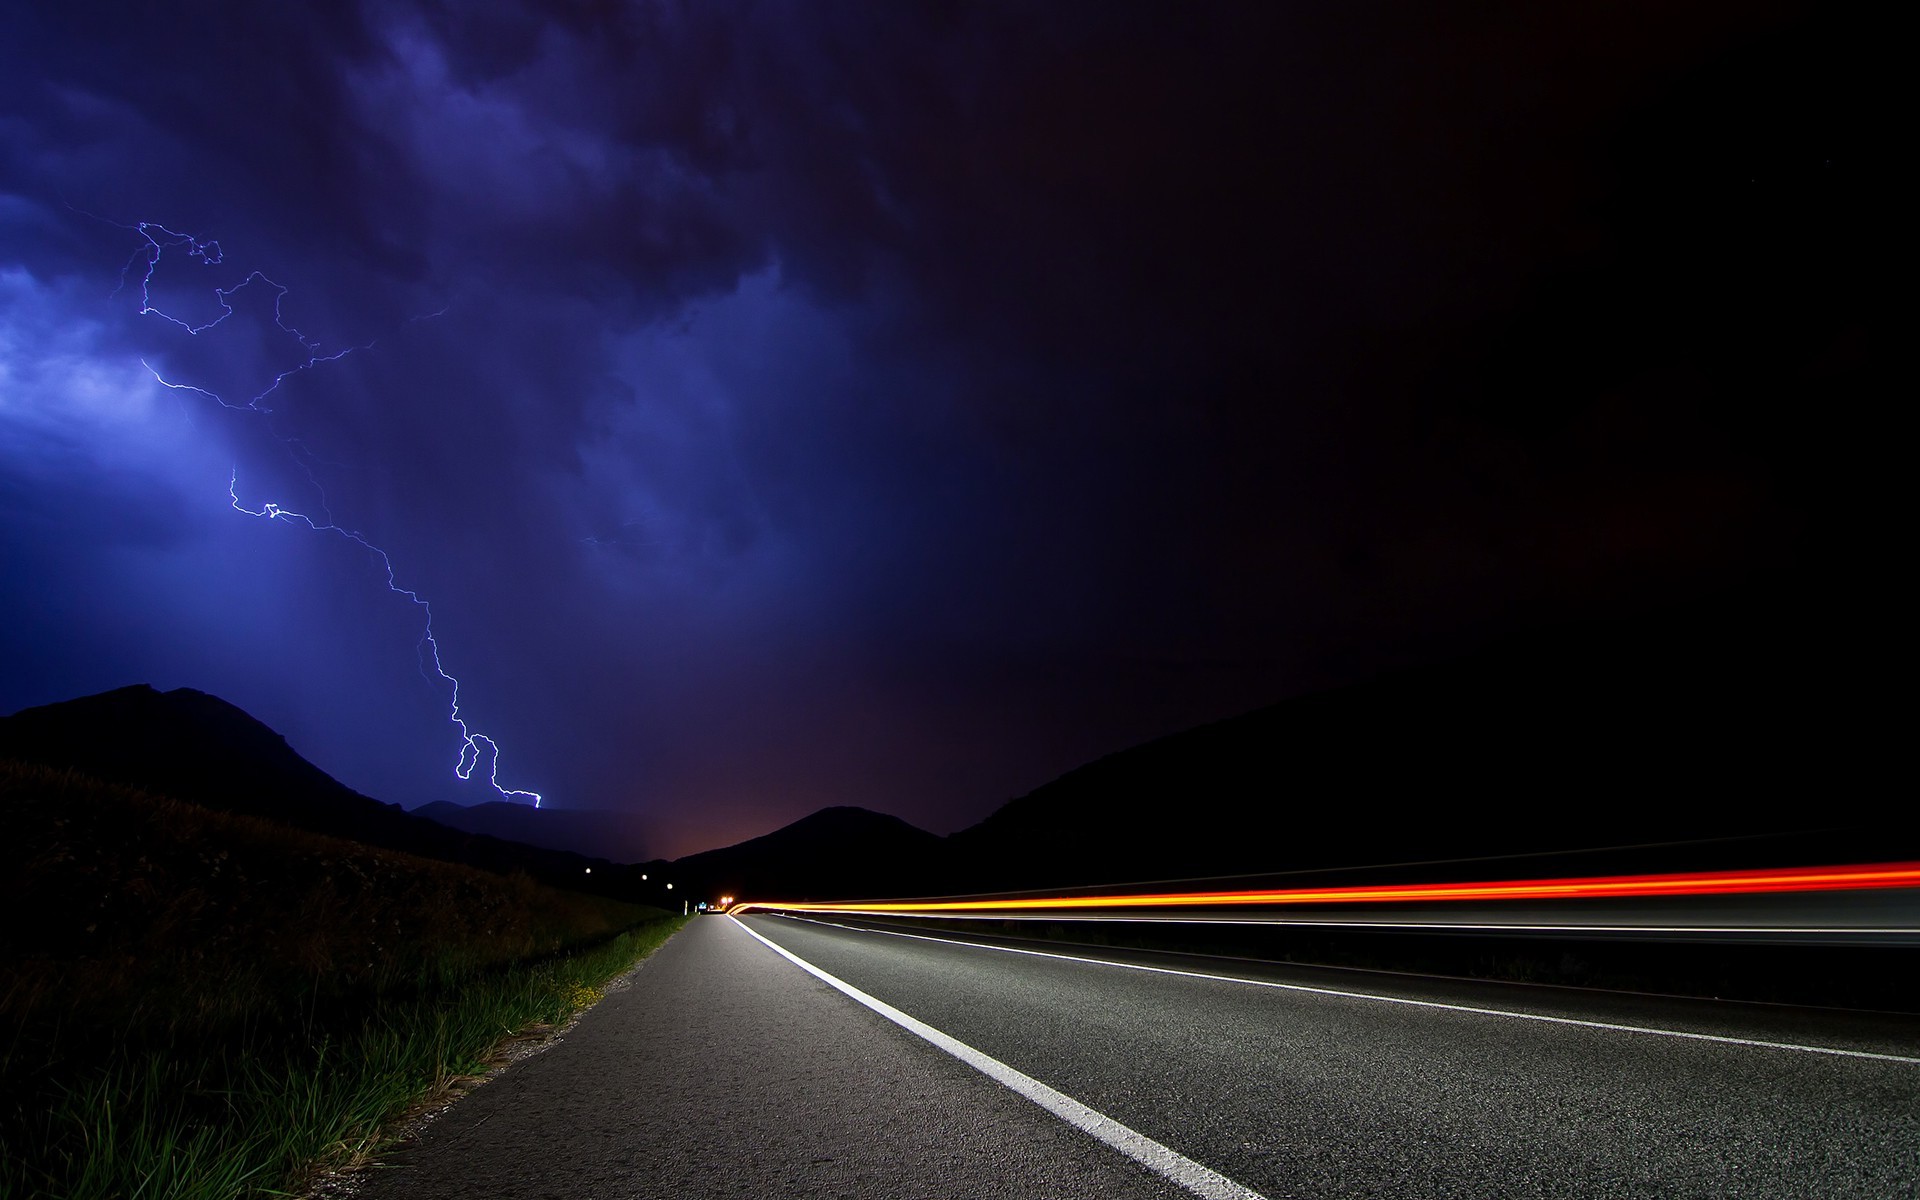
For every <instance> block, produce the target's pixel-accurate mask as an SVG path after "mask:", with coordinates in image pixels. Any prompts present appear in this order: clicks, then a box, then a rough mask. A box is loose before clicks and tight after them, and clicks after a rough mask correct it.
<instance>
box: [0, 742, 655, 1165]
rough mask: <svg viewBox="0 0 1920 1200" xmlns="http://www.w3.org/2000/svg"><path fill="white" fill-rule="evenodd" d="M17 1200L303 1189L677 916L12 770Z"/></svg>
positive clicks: (8, 892)
mask: <svg viewBox="0 0 1920 1200" xmlns="http://www.w3.org/2000/svg"><path fill="white" fill-rule="evenodd" d="M0 839H4V840H6V842H7V843H8V844H9V845H10V846H12V847H15V848H17V849H18V850H19V851H20V852H21V853H20V856H19V859H18V861H19V862H20V864H21V866H20V868H19V869H18V870H17V871H15V872H14V873H13V874H12V876H11V877H10V878H8V879H6V880H3V881H0V903H4V904H6V905H7V906H8V911H10V912H12V913H15V914H26V915H29V918H30V919H29V920H25V921H14V922H12V923H11V926H12V927H11V928H9V929H7V930H6V931H5V932H0V952H3V953H0V1031H5V1032H0V1196H4V1197H9V1198H11V1197H15V1196H19V1197H22V1198H26V1197H41V1196H45V1197H56V1196H57V1197H73V1198H75V1200H80V1198H92V1197H99V1198H102V1200H104V1198H107V1197H123V1198H128V1200H134V1198H138V1200H149V1198H152V1200H162V1198H166V1200H172V1198H188V1197H193V1198H200V1197H206V1198H212V1197H245V1196H265V1195H281V1194H289V1193H290V1192H295V1191H297V1189H298V1188H299V1187H300V1186H301V1184H302V1182H303V1180H304V1179H305V1178H306V1177H307V1176H308V1175H309V1174H310V1173H311V1172H312V1171H313V1170H315V1169H316V1168H317V1167H324V1166H337V1165H345V1164H349V1163H351V1162H353V1161H356V1160H358V1159H360V1158H362V1157H364V1156H365V1155H366V1154H368V1153H369V1152H370V1151H371V1150H372V1149H373V1148H375V1147H376V1146H377V1145H379V1143H380V1141H381V1139H382V1138H383V1137H384V1136H387V1135H388V1131H389V1130H390V1128H391V1126H392V1123H393V1122H394V1120H395V1119H396V1118H397V1117H399V1116H400V1115H402V1114H404V1113H405V1112H406V1111H407V1110H408V1109H409V1108H411V1107H413V1106H415V1105H417V1104H418V1103H419V1102H421V1100H422V1099H424V1098H427V1097H430V1096H433V1095H435V1094H438V1093H443V1092H445V1091H447V1090H448V1089H449V1088H450V1087H453V1086H456V1085H457V1084H458V1083H460V1082H461V1081H463V1080H468V1079H471V1078H472V1077H474V1076H477V1075H479V1074H481V1073H483V1072H484V1070H485V1069H486V1067H487V1065H488V1064H489V1062H491V1061H493V1060H494V1059H495V1057H496V1054H497V1050H498V1048H499V1047H500V1046H501V1044H502V1043H503V1041H505V1040H506V1039H509V1038H512V1037H514V1036H516V1035H519V1034H522V1033H523V1032H525V1031H528V1030H530V1029H531V1030H535V1031H537V1030H540V1029H542V1028H546V1027H551V1026H555V1025H559V1024H563V1023H564V1022H565V1021H566V1020H568V1019H569V1018H570V1017H571V1016H572V1015H573V1014H574V1013H575V1012H576V1011H578V1010H579V1009H580V1008H582V1007H584V1006H585V1005H587V1004H591V1003H593V1002H594V1001H596V1000H597V999H599V997H600V995H601V988H602V987H603V986H604V984H605V983H606V982H607V981H608V980H610V979H612V978H614V977H616V976H618V975H619V974H621V973H622V972H624V971H625V970H626V969H627V968H628V967H629V966H631V965H632V964H633V963H634V962H635V961H636V960H637V959H639V958H641V957H643V956H644V955H646V954H647V953H649V952H651V951H652V950H653V949H654V948H655V947H657V946H658V945H660V944H661V943H662V942H664V941H665V940H666V938H667V937H668V936H670V935H671V934H672V932H673V931H674V930H676V929H678V928H679V927H680V926H681V925H682V924H683V923H684V921H683V918H679V917H668V916H667V915H666V914H664V913H661V912H660V911H659V910H657V909H648V908H643V907H641V906H637V905H628V904H620V903H618V902H615V901H611V900H606V899H603V898H599V897H590V896H579V895H574V894H571V893H566V892H560V891H557V890H554V889H550V888H544V887H540V886H539V885H536V884H534V883H532V882H531V881H530V880H527V879H526V878H524V877H519V878H507V877H500V876H494V875H490V874H488V873H486V872H482V871H478V870H474V869H471V868H466V867H458V866H452V865H449V864H445V863H438V862H432V861H428V860H424V859H417V858H413V857H411V856H408V855H403V854H396V853H392V852H388V851H383V850H378V849H374V848H370V847H366V846H360V845H356V844H354V843H349V842H344V841H340V840H337V839H332V838H324V837H319V836H316V835H311V834H306V833H301V832H298V831H294V830H290V829H286V828H284V827H281V826H277V825H274V824H272V823H271V822H266V821H261V820H257V819H254V818H246V817H236V816H233V815H231V814H224V813H217V812H211V811H209V810H205V809H200V808H197V807H195V806H193V805H187V804H182V803H180V802H177V801H173V800H168V799H165V798H161V797H155V796H150V795H145V794H142V793H140V792H138V791H135V790H132V789H126V788H119V787H113V786H110V785H103V784H100V783H97V782H95V781H92V780H89V779H86V778H84V777H80V776H75V775H72V774H70V773H64V772H53V771H47V770H44V769H40V768H35V767H26V766H21V765H18V764H11V763H5V762H0Z"/></svg>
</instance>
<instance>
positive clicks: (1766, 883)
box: [732, 862, 1920, 913]
mask: <svg viewBox="0 0 1920 1200" xmlns="http://www.w3.org/2000/svg"><path fill="white" fill-rule="evenodd" d="M1912 887H1920V862H1897V863H1868V864H1860V865H1852V866H1837V867H1791V868H1766V869H1759V870H1745V871H1699V872H1692V873H1688V874H1678V875H1593V876H1587V877H1584V878H1578V879H1513V880H1502V881H1497V882H1483V883H1418V884H1368V885H1365V886H1360V887H1331V888H1293V889H1285V890H1271V889H1256V890H1251V891H1228V892H1157V893H1146V894H1134V895H1121V896H1050V897H1043V898H1031V897H1030V898H1025V899H1017V900H990V899H979V900H876V901H871V902H848V903H833V904H825V903H799V904H783V903H779V902H776V901H768V900H761V901H752V902H744V901H743V902H741V903H739V904H736V905H734V906H733V909H732V911H733V912H735V913H745V912H749V911H751V910H753V909H756V908H760V909H780V910H781V911H783V912H829V913H830V912H862V913H940V912H1032V911H1038V910H1047V911H1054V910H1062V909H1144V908H1260V907H1267V906H1271V905H1284V904H1379V903H1384V902H1389V901H1402V902H1405V901H1416V902H1425V901H1446V900H1598V899H1624V898H1632V897H1649V896H1741V895H1753V894H1757V893H1763V892H1847V891H1864V890H1869V889H1875V888H1912Z"/></svg>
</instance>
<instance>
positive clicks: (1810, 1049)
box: [734, 914, 1920, 1066]
mask: <svg viewBox="0 0 1920 1200" xmlns="http://www.w3.org/2000/svg"><path fill="white" fill-rule="evenodd" d="M770 915H773V914H770ZM778 915H785V914H778ZM787 919H788V920H790V921H805V922H806V923H807V924H809V925H828V926H831V927H832V928H834V929H845V930H849V931H851V932H853V933H877V934H880V935H882V936H885V937H900V938H912V939H914V940H915V941H919V942H937V943H939V944H940V945H943V946H966V947H968V948H970V949H974V950H994V951H998V952H999V953H1001V954H1030V955H1032V956H1033V957H1035V958H1058V959H1061V960H1064V961H1066V962H1077V963H1091V964H1093V965H1094V966H1098V967H1120V968H1123V969H1125V970H1128V971H1146V972H1149V973H1151V974H1154V975H1180V976H1184V977H1185V978H1188V979H1211V980H1213V981H1214V982H1215V983H1243V984H1246V985H1247V986H1248V987H1263V988H1275V989H1278V990H1280V991H1286V992H1310V993H1312V994H1314V995H1317V996H1340V997H1344V998H1346V999H1349V1000H1373V1001H1376V1002H1378V1003H1380V1004H1404V1005H1408V1006H1409V1007H1412V1008H1443V1009H1446V1010H1448V1011H1450V1012H1463V1013H1476V1014H1478V1015H1480V1016H1486V1017H1511V1018H1512V1019H1514V1020H1516V1021H1540V1022H1544V1023H1546V1024H1549V1025H1577V1026H1580V1027H1581V1028H1584V1029H1609V1030H1612V1031H1614V1032H1616V1033H1647V1034H1653V1035H1656V1036H1658V1037H1670V1038H1685V1039H1687V1040H1689V1041H1695V1042H1719V1043H1722V1044H1724V1045H1728V1046H1753V1047H1757V1048H1759V1049H1762V1050H1792V1051H1796V1052H1798V1053H1801V1054H1830V1055H1834V1056H1836V1057H1839V1058H1869V1059H1875V1060H1877V1061H1880V1062H1897V1063H1911V1064H1914V1065H1917V1066H1920V1058H1915V1057H1912V1056H1910V1055H1906V1054H1883V1053H1881V1052H1879V1051H1876V1050H1843V1049H1841V1048H1840V1047H1838V1046H1803V1045H1801V1044H1800V1043H1798V1042H1768V1041H1762V1040H1760V1039H1757V1038H1738V1037H1728V1036H1726V1035H1725V1034H1719V1033H1690V1032H1688V1031H1686V1030H1684V1029H1656V1028H1654V1027H1653V1026H1651V1025H1618V1024H1615V1023H1613V1022H1611V1021H1583V1020H1581V1019H1580V1018H1578V1017H1552V1016H1547V1015H1546V1014H1544V1013H1528V1012H1515V1011H1513V1010H1512V1009H1507V1008H1478V1007H1475V1006H1473V1005H1470V1004H1446V1003H1443V1002H1441V1001H1439V1000H1414V999H1412V998H1410V997H1406V996H1382V995H1378V994H1376V993H1374V992H1353V991H1347V990H1345V989H1343V988H1324V987H1311V986H1309V985H1307V984H1304V983H1280V982H1277V981H1275V980H1271V979H1246V978H1243V977H1241V976H1239V975H1212V974H1209V973H1207V972H1205V971H1177V970H1175V969H1173V968H1172V967H1149V966H1145V965H1143V964H1141V963H1128V962H1115V961H1114V960H1112V959H1110V958H1084V957H1082V956H1080V955H1077V954H1056V953H1054V952H1052V951H1050V950H1022V949H1019V948H1018V947H1014V946H989V945H986V944H985V943H982V942H967V941H960V940H958V939H955V938H942V937H933V936H931V935H929V934H924V933H902V932H900V931H898V930H894V929H863V928H861V927H860V926H858V925H842V924H840V923H839V922H837V921H822V920H819V919H818V918H814V917H802V916H789V917H787ZM734 920H735V921H736V922H738V921H739V918H738V917H735V918H734ZM741 928H742V929H746V926H745V925H741ZM747 932H748V933H753V930H751V929H747ZM753 936H755V937H760V935H759V934H757V933H754V934H753ZM761 940H762V941H766V939H765V938H761ZM769 945H771V943H769ZM796 961H797V960H796Z"/></svg>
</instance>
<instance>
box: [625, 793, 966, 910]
mask: <svg viewBox="0 0 1920 1200" xmlns="http://www.w3.org/2000/svg"><path fill="white" fill-rule="evenodd" d="M945 849H946V846H945V841H944V839H942V838H940V837H938V836H937V835H935V834H931V833H928V832H927V831H926V830H924V829H919V828H916V827H915V826H912V825H909V824H907V823H906V822H905V821H902V820H901V819H900V818H898V817H893V816H888V815H886V814H884V813H877V812H871V811H869V810H867V809H864V808H853V807H837V808H823V809H821V810H820V811H819V812H816V813H814V814H812V815H811V816H806V817H802V818H800V819H799V820H798V821H795V822H794V823H793V824H791V825H787V826H783V827H782V828H780V829H776V830H774V831H773V832H772V833H769V834H765V835H762V836H760V837H757V838H752V839H750V840H748V841H744V842H741V843H739V844H737V845H733V846H726V847H723V848H721V849H718V850H707V851H704V852H702V853H700V854H692V855H688V856H687V857H685V858H681V859H676V860H675V861H674V862H672V863H671V864H666V863H658V864H651V865H652V866H653V867H654V869H656V870H658V871H660V872H662V873H663V874H664V875H665V876H667V877H670V878H672V879H674V880H675V881H676V888H686V889H689V890H691V892H692V894H693V895H694V897H695V898H696V899H699V898H701V897H703V896H705V897H715V898H717V897H719V896H743V897H753V896H757V897H762V898H766V897H778V898H780V899H783V900H803V899H811V900H844V899H854V898H871V897H876V896H911V895H926V894H929V893H932V892H938V891H941V890H943V889H944V888H945V887H946V886H947V882H948V881H947V877H946V873H945V861H944V860H945Z"/></svg>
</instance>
